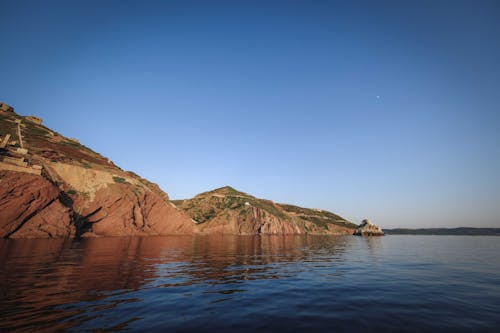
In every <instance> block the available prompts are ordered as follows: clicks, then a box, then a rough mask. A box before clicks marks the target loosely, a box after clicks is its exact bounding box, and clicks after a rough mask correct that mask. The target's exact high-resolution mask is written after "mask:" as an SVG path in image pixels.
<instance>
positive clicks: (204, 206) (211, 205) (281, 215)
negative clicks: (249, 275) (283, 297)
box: [172, 186, 356, 235]
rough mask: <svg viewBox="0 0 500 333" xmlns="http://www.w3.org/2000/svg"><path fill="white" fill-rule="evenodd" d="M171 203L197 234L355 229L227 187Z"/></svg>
mask: <svg viewBox="0 0 500 333" xmlns="http://www.w3.org/2000/svg"><path fill="white" fill-rule="evenodd" d="M172 202H173V203H174V204H175V205H176V206H177V207H179V208H180V209H182V210H184V211H185V212H186V213H187V214H189V216H191V218H193V220H195V221H196V223H197V228H198V230H199V231H200V232H201V233H210V234H211V233H221V234H238V235H254V234H316V235H318V234H325V235H340V234H349V235H351V234H353V232H354V230H355V229H356V225H355V224H352V223H350V222H349V221H347V220H345V219H344V218H342V217H340V216H338V215H336V214H333V213H330V212H328V211H324V210H317V209H307V208H301V207H297V206H293V205H286V204H277V203H274V202H272V201H270V200H265V199H258V198H256V197H253V196H251V195H249V194H247V193H243V192H239V191H236V190H235V189H233V188H231V187H229V186H226V187H222V188H219V189H216V190H213V191H209V192H204V193H201V194H198V195H197V196H195V197H194V198H192V199H186V200H172Z"/></svg>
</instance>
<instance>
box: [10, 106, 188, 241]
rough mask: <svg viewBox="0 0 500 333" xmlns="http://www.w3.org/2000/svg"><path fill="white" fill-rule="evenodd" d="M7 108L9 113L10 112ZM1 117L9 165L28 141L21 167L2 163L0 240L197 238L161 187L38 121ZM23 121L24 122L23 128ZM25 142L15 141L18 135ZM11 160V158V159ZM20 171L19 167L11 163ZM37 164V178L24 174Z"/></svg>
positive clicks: (11, 116) (34, 175) (182, 214)
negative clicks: (152, 236)
mask: <svg viewBox="0 0 500 333" xmlns="http://www.w3.org/2000/svg"><path fill="white" fill-rule="evenodd" d="M9 110H10V109H9ZM24 120H25V118H23V117H21V116H19V115H17V114H16V113H14V112H13V111H9V112H3V113H0V136H2V137H5V138H7V141H8V144H7V146H6V147H5V148H0V155H1V156H2V157H3V158H4V159H8V158H10V157H8V154H11V153H10V151H13V150H15V147H16V145H17V144H18V142H20V141H21V139H22V141H23V142H24V146H25V148H26V149H24V152H23V154H24V155H23V163H24V164H25V165H23V167H19V168H17V169H14V168H13V166H12V165H11V164H12V163H10V162H9V161H10V160H7V162H9V163H6V162H5V163H4V164H5V166H6V167H3V165H4V164H0V237H3V238H51V237H75V236H76V237H80V236H81V237H92V236H131V235H143V236H145V235H170V234H192V233H194V232H195V223H194V222H193V221H192V220H191V218H190V217H189V216H187V215H186V214H185V213H184V212H182V211H180V210H178V209H177V208H176V207H175V206H174V205H173V204H172V203H171V202H170V201H169V199H168V195H167V194H166V193H164V192H163V191H162V190H161V189H160V188H159V187H158V186H157V185H156V184H153V183H151V182H149V181H147V180H145V179H143V178H141V177H139V176H137V175H136V174H134V173H131V172H125V171H123V170H121V169H120V168H118V167H117V166H115V165H114V164H113V163H112V162H111V161H109V160H108V159H107V158H105V157H103V156H101V155H99V154H97V153H95V152H93V151H92V150H90V149H88V148H87V147H85V146H83V145H81V144H79V143H78V142H76V141H74V140H70V139H67V138H65V137H63V136H61V135H59V134H57V133H55V132H53V131H51V130H49V129H47V128H46V127H44V126H42V125H41V123H39V122H37V121H33V119H31V118H30V119H28V120H30V121H24ZM19 123H21V124H20V125H19ZM19 126H20V127H21V136H22V138H18V137H19V134H18V131H19V130H18V129H19ZM10 159H12V158H10ZM14 166H15V165H14ZM34 166H39V169H38V171H39V172H38V173H37V174H33V173H28V172H24V171H25V169H26V170H28V169H30V168H33V167H34Z"/></svg>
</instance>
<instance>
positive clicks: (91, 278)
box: [0, 236, 500, 332]
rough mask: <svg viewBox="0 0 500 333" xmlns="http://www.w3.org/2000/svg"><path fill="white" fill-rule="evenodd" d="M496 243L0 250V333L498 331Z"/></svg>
mask: <svg viewBox="0 0 500 333" xmlns="http://www.w3.org/2000/svg"><path fill="white" fill-rule="evenodd" d="M499 255H500V237H482V236H476V237H473V236H386V237H381V238H361V237H354V236H346V237H328V236H317V237H311V236H309V237H299V236H293V237H291V236H270V237H226V236H225V237H222V236H217V237H214V236H210V237H207V236H205V237H201V236H198V237H149V238H99V239H84V240H81V241H68V240H66V241H65V240H0V331H8V330H16V331H23V330H24V331H33V330H48V331H52V330H67V331H100V330H131V331H164V332H187V331H198V332H223V331H226V332H229V331H259V332H360V331H371V332H396V331H397V332H422V331H424V330H427V331H434V332H438V331H439V332H443V331H448V332H460V331H464V332H465V331H467V332H480V331H491V332H500V259H499Z"/></svg>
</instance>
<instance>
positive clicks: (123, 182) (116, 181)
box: [113, 176, 130, 184]
mask: <svg viewBox="0 0 500 333" xmlns="http://www.w3.org/2000/svg"><path fill="white" fill-rule="evenodd" d="M113 180H114V181H115V183H118V184H130V183H129V182H127V181H126V180H125V178H122V177H117V176H113Z"/></svg>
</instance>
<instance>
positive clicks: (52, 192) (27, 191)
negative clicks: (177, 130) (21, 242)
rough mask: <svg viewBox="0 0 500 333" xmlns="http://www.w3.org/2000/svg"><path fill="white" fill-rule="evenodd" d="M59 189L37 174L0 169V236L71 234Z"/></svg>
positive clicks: (56, 235)
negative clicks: (0, 170)
mask: <svg viewBox="0 0 500 333" xmlns="http://www.w3.org/2000/svg"><path fill="white" fill-rule="evenodd" d="M59 193H60V191H59V189H58V188H57V187H56V186H54V185H53V184H52V183H50V182H49V181H47V180H46V179H44V178H43V177H41V176H36V175H31V174H27V173H22V172H11V171H2V172H0V237H24V238H30V237H42V238H46V237H65V236H71V235H73V234H74V233H75V228H74V226H72V225H71V223H70V211H69V209H67V208H66V207H64V205H62V203H61V202H60V201H59Z"/></svg>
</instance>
